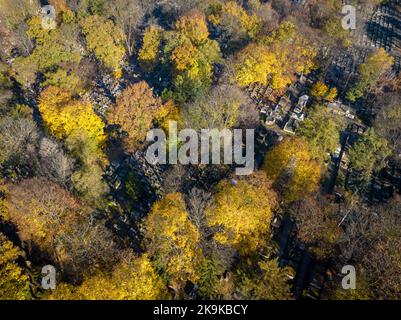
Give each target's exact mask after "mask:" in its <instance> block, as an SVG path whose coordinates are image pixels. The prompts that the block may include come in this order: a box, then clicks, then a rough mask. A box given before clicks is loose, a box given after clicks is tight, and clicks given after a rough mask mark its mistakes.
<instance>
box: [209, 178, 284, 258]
mask: <svg viewBox="0 0 401 320" xmlns="http://www.w3.org/2000/svg"><path fill="white" fill-rule="evenodd" d="M276 205H277V196H276V193H275V192H274V191H273V190H272V184H271V182H270V180H269V179H268V178H267V176H266V174H265V173H264V172H262V171H258V172H256V173H255V174H254V175H252V176H250V177H247V178H242V179H239V180H223V181H221V182H220V183H219V184H218V185H217V188H216V194H215V196H214V199H213V201H212V203H211V205H210V206H209V207H208V209H207V210H206V219H207V222H208V225H209V226H211V227H217V226H221V227H222V229H221V231H218V232H217V233H216V234H215V235H214V237H215V239H216V240H217V241H219V242H220V243H222V244H226V245H231V246H233V247H234V248H236V249H237V250H238V251H239V252H240V253H242V254H251V253H253V252H254V251H255V250H257V249H259V248H261V247H263V246H264V245H265V244H266V243H267V241H268V239H269V230H270V221H271V218H272V214H273V213H272V210H273V209H274V208H275V207H276Z"/></svg>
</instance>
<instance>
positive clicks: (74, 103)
mask: <svg viewBox="0 0 401 320" xmlns="http://www.w3.org/2000/svg"><path fill="white" fill-rule="evenodd" d="M39 111H40V114H41V116H42V119H43V122H44V123H45V125H46V127H47V128H48V129H49V131H50V133H51V134H53V135H54V136H55V137H57V138H58V139H66V138H68V137H69V136H71V135H73V134H75V133H76V132H81V131H82V132H85V133H86V134H87V136H88V139H90V140H93V141H95V142H96V143H97V144H98V145H99V146H100V145H101V144H102V143H103V142H104V141H105V138H106V136H105V134H104V123H103V121H102V119H101V118H100V117H99V116H98V115H97V114H96V113H95V112H94V111H93V109H92V106H91V105H90V104H89V103H88V102H85V101H79V100H75V99H73V98H72V96H71V93H70V92H68V91H66V90H63V89H60V88H57V87H48V88H47V89H46V90H44V91H43V92H42V93H41V95H40V97H39Z"/></svg>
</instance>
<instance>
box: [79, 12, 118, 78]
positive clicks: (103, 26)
mask: <svg viewBox="0 0 401 320" xmlns="http://www.w3.org/2000/svg"><path fill="white" fill-rule="evenodd" d="M80 25H81V27H82V32H83V34H84V36H85V39H86V45H87V46H88V49H89V50H90V51H92V52H93V53H94V54H95V55H96V57H97V58H98V59H99V60H100V61H101V62H103V64H104V65H105V66H106V67H108V68H110V69H111V70H113V71H114V76H115V77H116V78H120V77H121V76H122V70H121V66H120V63H121V61H122V59H123V57H124V55H125V48H124V40H125V35H124V33H123V32H122V30H121V29H120V28H118V27H117V26H116V25H115V24H114V23H113V21H111V20H108V19H106V18H104V17H100V16H98V15H92V16H88V17H86V18H83V19H82V20H81V21H80Z"/></svg>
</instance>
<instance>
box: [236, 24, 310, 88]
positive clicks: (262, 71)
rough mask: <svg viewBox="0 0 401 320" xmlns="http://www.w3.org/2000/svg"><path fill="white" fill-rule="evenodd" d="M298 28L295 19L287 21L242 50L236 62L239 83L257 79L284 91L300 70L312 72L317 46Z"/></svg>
mask: <svg viewBox="0 0 401 320" xmlns="http://www.w3.org/2000/svg"><path fill="white" fill-rule="evenodd" d="M296 31H297V30H296V26H295V25H294V24H293V23H291V22H288V21H285V22H283V23H281V24H280V26H279V28H278V29H277V30H276V31H275V32H273V33H272V34H271V35H270V36H269V37H265V38H261V39H260V40H259V42H258V43H251V44H249V45H248V46H247V47H245V48H244V49H243V50H241V51H240V52H239V54H238V56H237V62H236V80H237V82H238V84H239V85H240V86H242V87H245V86H248V85H250V84H252V83H255V82H257V83H260V84H262V85H268V86H269V87H271V88H272V89H273V90H275V91H277V92H281V91H283V90H284V89H285V88H286V86H288V85H289V84H291V83H292V82H293V81H294V80H295V78H296V74H297V73H309V72H310V71H311V70H312V69H313V68H314V58H315V56H316V50H315V49H314V48H313V46H311V45H310V44H309V43H308V42H307V41H306V40H305V39H304V38H303V37H302V36H300V35H299V34H298V32H296Z"/></svg>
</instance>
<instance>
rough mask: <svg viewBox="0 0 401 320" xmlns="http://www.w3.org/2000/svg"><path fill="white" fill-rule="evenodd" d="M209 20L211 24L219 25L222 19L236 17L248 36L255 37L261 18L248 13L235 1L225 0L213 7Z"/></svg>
mask: <svg viewBox="0 0 401 320" xmlns="http://www.w3.org/2000/svg"><path fill="white" fill-rule="evenodd" d="M208 18H209V21H210V22H211V23H212V24H213V25H217V26H219V25H221V24H222V22H223V21H224V20H232V19H237V20H238V21H239V24H240V26H241V28H242V29H243V30H244V31H245V32H246V33H247V34H248V36H249V37H250V38H254V37H256V35H257V34H258V32H259V31H260V28H261V25H262V24H261V20H260V18H259V17H258V16H257V15H256V14H249V13H248V12H247V11H246V10H245V9H244V8H243V7H241V6H240V5H239V4H238V3H237V2H236V1H227V2H225V3H221V4H217V5H215V6H214V7H213V12H212V14H210V15H209V17H208Z"/></svg>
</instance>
